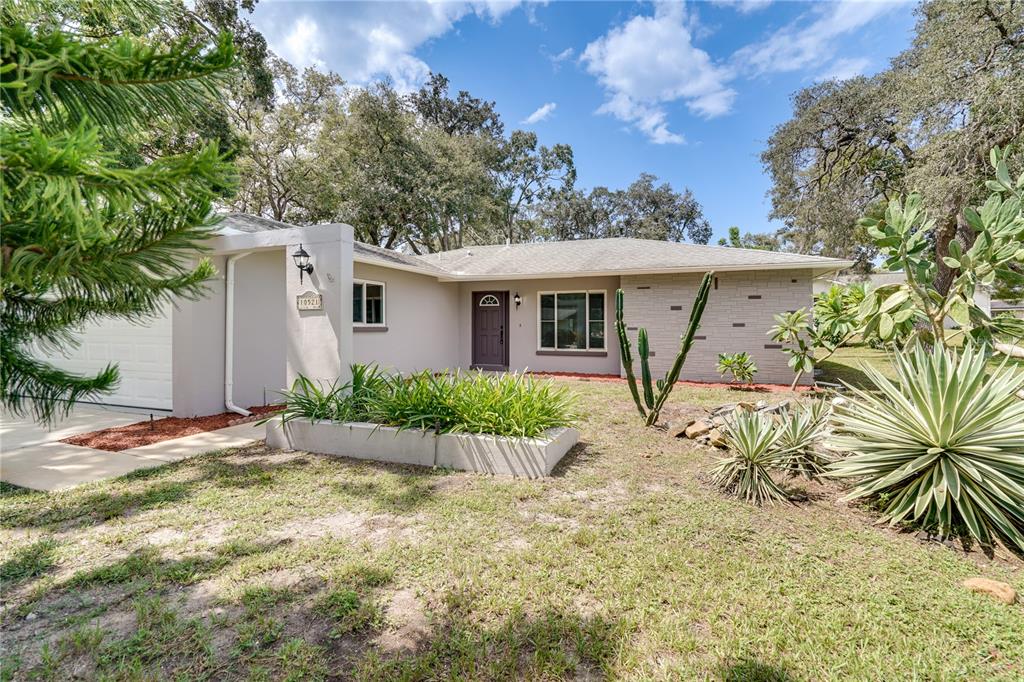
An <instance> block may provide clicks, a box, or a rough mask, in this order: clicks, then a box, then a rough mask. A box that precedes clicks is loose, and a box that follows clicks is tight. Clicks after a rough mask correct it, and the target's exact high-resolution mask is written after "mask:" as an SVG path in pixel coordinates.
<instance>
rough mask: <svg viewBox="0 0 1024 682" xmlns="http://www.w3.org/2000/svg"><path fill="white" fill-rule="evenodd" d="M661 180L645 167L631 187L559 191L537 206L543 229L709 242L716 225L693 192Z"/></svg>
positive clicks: (571, 235)
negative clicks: (674, 186) (712, 226)
mask: <svg viewBox="0 0 1024 682" xmlns="http://www.w3.org/2000/svg"><path fill="white" fill-rule="evenodd" d="M657 182H658V178H657V177H656V176H654V175H651V174H650V173H641V174H640V177H639V178H637V179H636V180H634V181H633V182H632V183H630V185H629V186H628V187H627V188H626V189H619V190H610V189H608V188H607V187H595V188H594V189H592V190H591V191H590V192H589V193H584V192H582V191H580V190H577V189H572V188H567V189H566V190H564V191H561V192H557V193H554V194H552V195H551V196H549V197H548V199H547V201H545V202H544V203H542V204H541V205H540V207H539V208H538V210H537V223H538V229H539V230H540V231H541V232H542V233H543V234H544V235H545V236H548V237H549V238H551V239H598V238H602V237H631V238H634V239H656V240H666V241H683V240H684V239H689V240H690V241H692V242H694V243H696V244H706V243H707V242H708V239H709V238H710V237H711V225H710V224H709V223H708V221H707V219H705V218H704V212H703V210H702V209H701V206H700V204H699V203H698V202H697V200H696V199H695V198H694V197H693V193H692V192H690V190H688V189H686V190H683V191H682V192H677V191H675V190H674V189H673V188H672V186H671V185H669V184H668V183H667V182H663V183H661V184H657Z"/></svg>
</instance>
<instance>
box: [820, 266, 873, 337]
mask: <svg viewBox="0 0 1024 682" xmlns="http://www.w3.org/2000/svg"><path fill="white" fill-rule="evenodd" d="M867 292H868V286H867V284H865V283H864V282H852V283H850V284H847V285H846V286H843V285H840V284H833V285H832V286H831V287H829V288H828V289H826V290H825V291H823V292H821V293H820V294H817V295H816V296H815V297H814V322H815V324H816V325H817V328H818V333H819V334H820V336H821V337H822V339H824V340H826V341H827V342H828V343H829V345H832V346H838V345H842V344H844V343H846V342H847V341H848V340H849V339H850V338H851V337H852V336H853V335H854V334H855V333H856V332H857V329H858V327H859V326H860V304H861V302H862V301H863V300H864V297H865V296H866V295H867Z"/></svg>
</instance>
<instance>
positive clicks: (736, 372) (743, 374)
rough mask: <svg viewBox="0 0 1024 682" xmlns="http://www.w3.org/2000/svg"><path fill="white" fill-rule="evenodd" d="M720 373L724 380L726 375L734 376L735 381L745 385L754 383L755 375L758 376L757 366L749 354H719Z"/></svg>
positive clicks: (718, 368)
mask: <svg viewBox="0 0 1024 682" xmlns="http://www.w3.org/2000/svg"><path fill="white" fill-rule="evenodd" d="M717 370H718V373H719V374H721V375H722V377H723V378H724V377H725V375H726V374H732V380H733V381H739V382H740V383H744V384H752V383H754V375H755V374H757V365H756V364H755V363H754V359H753V358H752V357H750V355H749V354H747V353H745V352H744V353H719V354H718V367H717Z"/></svg>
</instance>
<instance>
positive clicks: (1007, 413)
mask: <svg viewBox="0 0 1024 682" xmlns="http://www.w3.org/2000/svg"><path fill="white" fill-rule="evenodd" d="M987 351H988V349H987V347H985V346H980V347H967V348H965V349H964V350H963V351H962V352H958V351H955V350H947V349H945V348H944V347H942V346H941V345H936V346H935V347H934V348H932V349H931V350H926V349H924V348H921V347H916V348H915V349H914V350H912V351H910V352H908V353H906V354H897V355H895V356H893V358H892V364H893V367H894V369H895V371H896V374H897V379H896V380H895V381H890V380H889V379H887V378H886V377H885V376H884V375H882V373H881V372H879V371H878V370H877V369H875V368H872V367H870V366H865V367H864V372H865V373H866V374H867V375H868V377H869V378H870V379H871V382H872V383H873V384H874V391H871V392H869V391H866V390H860V389H857V388H853V387H850V390H851V392H852V396H851V399H850V401H849V402H847V403H846V404H844V405H841V406H839V407H837V408H836V414H835V417H834V420H835V423H836V425H837V436H836V437H835V438H834V439H833V443H834V444H835V445H836V446H838V447H840V448H843V449H845V450H848V451H850V452H851V453H853V454H852V456H851V457H848V458H846V459H843V460H841V461H838V462H836V463H834V464H833V465H832V466H831V467H830V475H832V476H838V477H849V478H856V479H859V480H858V482H857V484H856V486H855V487H854V489H853V491H852V492H851V493H850V495H849V496H848V499H855V498H863V497H874V498H878V499H879V500H880V501H881V503H882V509H883V513H884V516H883V519H882V520H883V521H889V522H890V523H891V524H897V523H900V522H914V523H916V524H919V525H921V526H923V527H925V528H926V529H929V530H933V529H934V530H937V532H938V533H939V535H941V536H943V537H948V536H949V535H951V534H953V532H954V530H955V529H959V528H966V529H967V531H968V532H969V533H970V535H971V536H972V537H974V538H975V539H976V540H977V541H978V542H979V543H980V544H981V545H982V547H985V548H989V549H990V548H991V547H992V545H993V543H994V541H995V540H997V539H998V540H999V541H1001V542H1002V543H1004V544H1005V545H1006V546H1007V547H1009V548H1010V549H1011V550H1013V551H1015V552H1018V553H1024V401H1022V400H1020V399H1019V398H1018V397H1017V396H1016V393H1017V392H1018V391H1019V390H1021V388H1024V372H1021V371H1019V370H1015V369H1013V368H1012V367H1010V366H1008V365H1007V364H1006V363H1005V362H1004V363H1003V364H1002V365H1001V366H999V367H998V368H996V369H994V370H992V371H991V372H989V371H987V370H986V360H987V357H988V352H987Z"/></svg>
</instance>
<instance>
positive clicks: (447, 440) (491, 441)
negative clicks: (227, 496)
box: [267, 419, 579, 478]
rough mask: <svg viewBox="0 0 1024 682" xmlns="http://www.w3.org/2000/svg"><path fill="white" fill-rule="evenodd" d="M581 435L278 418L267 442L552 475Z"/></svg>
mask: <svg viewBox="0 0 1024 682" xmlns="http://www.w3.org/2000/svg"><path fill="white" fill-rule="evenodd" d="M578 440H579V431H577V430H576V429H572V428H566V427H556V428H551V429H548V430H547V431H545V432H544V433H542V434H540V435H539V436H537V437H534V438H514V437H512V438H510V437H507V436H493V435H489V434H482V433H435V432H433V431H424V430H420V429H399V428H395V427H393V426H381V425H380V424H369V423H365V422H332V421H318V422H305V421H300V420H292V421H290V422H286V423H282V421H281V420H279V419H278V420H274V421H272V422H270V423H268V425H267V445H268V446H269V447H276V448H286V449H291V450H304V451H306V452H316V453H319V454H328V455H339V456H342V457H354V458H356V459H372V460H376V461H379V462H390V463H394V464H413V465H417V466H429V467H443V468H448V469H458V470H460V471H476V472H479V473H484V474H504V475H509V476H518V477H520V478H539V477H541V476H548V475H549V474H551V471H552V470H553V469H554V468H555V465H557V464H558V462H559V461H561V459H562V457H564V456H565V455H566V453H567V452H569V450H570V449H571V448H572V447H573V446H574V445H576V442H577V441H578Z"/></svg>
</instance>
